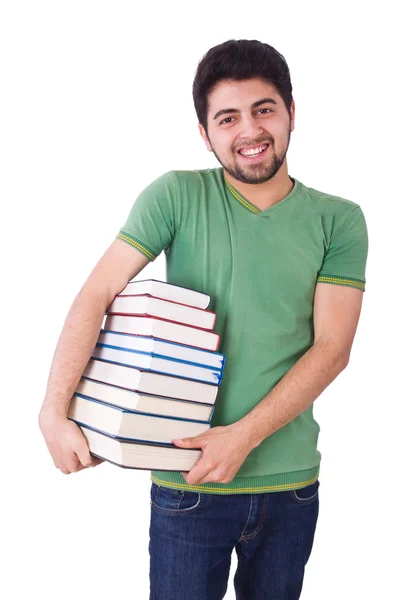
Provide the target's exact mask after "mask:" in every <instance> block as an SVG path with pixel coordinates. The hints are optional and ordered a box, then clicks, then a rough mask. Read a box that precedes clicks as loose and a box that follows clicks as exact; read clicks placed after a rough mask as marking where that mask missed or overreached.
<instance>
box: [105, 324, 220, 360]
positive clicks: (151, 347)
mask: <svg viewBox="0 0 397 600" xmlns="http://www.w3.org/2000/svg"><path fill="white" fill-rule="evenodd" d="M97 343H98V344H105V345H107V346H115V347H117V348H127V349H129V350H135V351H136V352H145V353H146V354H157V355H158V356H162V357H165V358H175V359H177V360H183V361H185V362H191V363H194V364H196V365H203V366H206V367H213V368H214V369H219V370H222V369H223V368H224V364H225V355H224V354H221V353H220V352H210V351H208V350H200V349H198V348H194V347H192V346H187V345H185V344H176V343H175V342H169V341H166V340H161V339H159V338H154V337H152V336H144V335H131V334H129V333H121V332H117V331H105V330H103V329H101V331H100V333H99V337H98V342H97Z"/></svg>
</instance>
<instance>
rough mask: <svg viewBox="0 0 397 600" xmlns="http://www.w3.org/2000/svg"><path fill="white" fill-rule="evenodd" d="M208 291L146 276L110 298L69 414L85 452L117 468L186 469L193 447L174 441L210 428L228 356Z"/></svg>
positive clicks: (194, 458)
mask: <svg viewBox="0 0 397 600" xmlns="http://www.w3.org/2000/svg"><path fill="white" fill-rule="evenodd" d="M209 302H210V297H209V296H208V295H207V294H204V293H202V292H197V291H195V290H191V289H188V288H185V287H181V286H176V285H172V284H169V283H166V282H163V281H157V280H154V279H146V280H140V281H130V282H129V283H128V284H127V286H126V287H125V288H124V290H122V291H121V292H120V293H119V294H117V296H116V297H115V298H114V300H113V302H112V303H111V304H110V306H109V307H108V309H107V311H106V313H105V322H104V324H103V326H102V328H101V331H100V334H99V337H98V341H97V343H96V346H95V348H94V350H93V353H92V355H91V358H90V360H89V361H88V364H87V366H86V368H85V370H84V372H83V374H82V377H81V379H80V382H79V384H78V386H77V388H76V390H75V392H74V395H73V397H72V399H71V401H70V404H69V409H68V417H69V418H70V419H71V420H73V421H75V422H76V423H77V424H78V425H79V426H80V428H81V430H82V432H83V434H84V435H85V437H86V439H87V442H88V446H89V448H90V452H91V453H92V454H94V455H95V456H99V457H100V458H103V459H105V460H107V461H109V462H112V463H114V464H116V465H119V466H122V467H129V468H135V469H150V470H152V469H153V470H162V471H163V470H165V471H189V470H190V469H191V468H192V467H193V465H194V464H195V463H196V462H197V460H198V459H199V458H200V456H201V454H202V451H201V449H200V448H198V449H190V448H179V447H177V446H175V445H174V444H173V443H172V440H173V439H176V438H184V437H194V436H196V435H199V434H201V433H204V432H205V431H207V430H208V429H210V427H211V417H212V414H213V411H214V405H215V400H216V397H217V393H218V387H219V385H220V383H221V380H222V376H223V370H224V367H225V361H226V356H225V355H224V354H221V353H220V352H217V349H218V347H219V341H220V340H219V334H218V333H216V332H215V331H213V329H214V327H215V320H216V315H215V313H214V312H212V311H209V310H206V309H207V307H208V305H209Z"/></svg>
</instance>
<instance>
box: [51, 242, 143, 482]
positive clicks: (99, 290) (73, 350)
mask: <svg viewBox="0 0 397 600" xmlns="http://www.w3.org/2000/svg"><path fill="white" fill-rule="evenodd" d="M148 262H149V259H148V258H147V257H146V256H145V255H144V254H142V253H141V252H140V251H139V250H137V249H136V248H134V247H133V246H131V245H130V244H128V243H126V242H124V241H122V240H120V239H117V238H116V239H115V240H114V241H113V243H112V244H111V245H110V246H109V248H108V249H107V250H106V252H105V253H104V255H103V256H102V258H101V259H100V260H99V262H98V263H97V265H96V266H95V267H94V269H93V270H92V272H91V274H90V275H89V277H88V279H87V281H86V282H85V283H84V285H83V287H82V288H81V290H80V291H79V293H78V294H77V296H76V298H75V300H74V302H73V304H72V306H71V307H70V309H69V312H68V314H67V316H66V319H65V323H64V326H63V329H62V331H61V334H60V336H59V339H58V343H57V346H56V348H55V352H54V357H53V360H52V364H51V369H50V373H49V377H48V382H47V390H46V393H45V398H44V401H43V405H42V407H41V410H40V414H39V426H40V429H41V432H42V433H43V435H44V438H45V441H46V444H47V447H48V450H49V452H50V454H51V456H52V459H53V461H54V464H55V466H56V467H58V468H59V469H60V470H61V471H62V472H63V473H65V474H68V473H71V472H74V471H79V470H81V469H83V468H85V467H86V466H91V465H92V466H94V465H96V464H99V462H102V461H101V460H100V459H97V458H94V457H92V456H91V454H90V453H89V449H88V444H87V442H86V439H85V437H84V435H83V433H82V432H81V430H80V428H79V427H78V426H77V425H76V423H74V422H73V421H71V420H69V419H68V418H67V412H68V407H69V403H70V400H71V398H72V396H73V394H74V392H75V390H76V388H77V385H78V383H79V381H80V378H81V376H82V374H83V371H84V369H85V367H86V365H87V363H88V361H89V359H90V357H91V354H92V352H93V350H94V347H95V345H96V342H97V340H98V336H99V333H100V329H101V326H102V321H103V317H104V314H105V312H106V310H107V308H108V307H109V305H110V304H111V303H112V302H113V300H114V297H115V296H116V295H117V294H118V293H119V292H120V291H121V290H123V289H124V288H125V286H126V285H127V283H128V282H129V281H130V280H131V279H133V278H134V277H135V276H136V275H137V274H138V273H139V272H140V271H141V270H142V269H143V267H145V266H146V265H147V264H148Z"/></svg>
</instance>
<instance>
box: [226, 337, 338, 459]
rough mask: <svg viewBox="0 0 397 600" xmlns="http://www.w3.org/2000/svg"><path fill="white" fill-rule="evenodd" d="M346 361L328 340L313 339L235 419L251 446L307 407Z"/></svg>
mask: <svg viewBox="0 0 397 600" xmlns="http://www.w3.org/2000/svg"><path fill="white" fill-rule="evenodd" d="M347 362H348V361H347V359H346V358H345V357H344V356H343V355H341V354H340V352H339V350H338V349H337V348H336V347H335V346H334V345H333V343H332V342H331V341H328V340H319V341H318V342H316V344H314V345H313V346H312V347H311V348H310V349H309V350H308V351H307V352H305V354H304V355H303V356H301V358H300V359H299V360H298V361H297V362H296V363H295V364H294V365H293V367H291V369H290V370H289V371H288V372H287V373H286V374H285V375H284V377H283V378H282V379H280V381H279V382H278V383H277V385H275V387H274V388H273V389H272V390H271V391H270V392H269V394H267V395H266V396H265V397H264V398H263V399H262V400H261V401H260V402H259V404H257V405H256V406H255V407H254V408H253V409H252V410H251V411H250V412H249V413H247V415H245V416H244V417H243V418H242V419H240V420H239V421H238V422H237V423H236V425H238V428H239V429H241V428H242V430H244V432H245V435H247V436H248V437H249V440H250V445H251V446H252V448H255V447H256V446H258V445H259V444H260V443H261V442H262V441H263V440H264V439H266V438H267V437H269V435H271V434H272V433H274V432H275V431H277V430H278V429H280V428H281V427H283V426H284V425H286V424H287V423H289V422H290V421H292V420H293V419H295V417H297V416H298V415H300V414H301V413H302V412H304V411H305V410H306V409H307V408H309V406H310V405H311V404H312V403H313V402H314V400H315V399H316V398H318V396H319V395H320V394H321V393H322V392H323V391H324V390H325V388H326V387H327V386H328V385H329V384H330V383H331V382H332V381H333V380H334V379H335V378H336V377H337V376H338V375H339V373H340V372H341V371H342V370H343V369H344V368H345V367H346V365H347Z"/></svg>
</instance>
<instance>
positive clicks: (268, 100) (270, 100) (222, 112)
mask: <svg viewBox="0 0 397 600" xmlns="http://www.w3.org/2000/svg"><path fill="white" fill-rule="evenodd" d="M265 103H269V104H277V102H276V101H275V100H274V99H273V98H262V100H257V101H256V102H254V103H253V104H251V108H256V107H257V106H260V105H261V104H265ZM236 112H237V113H238V112H241V111H239V110H238V108H222V110H218V112H217V113H216V115H215V116H214V120H215V119H217V118H218V117H220V116H221V115H228V114H230V113H236Z"/></svg>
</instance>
